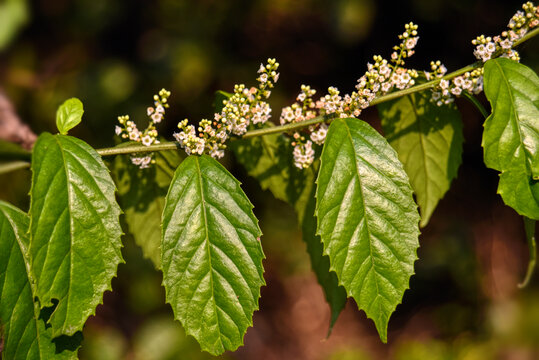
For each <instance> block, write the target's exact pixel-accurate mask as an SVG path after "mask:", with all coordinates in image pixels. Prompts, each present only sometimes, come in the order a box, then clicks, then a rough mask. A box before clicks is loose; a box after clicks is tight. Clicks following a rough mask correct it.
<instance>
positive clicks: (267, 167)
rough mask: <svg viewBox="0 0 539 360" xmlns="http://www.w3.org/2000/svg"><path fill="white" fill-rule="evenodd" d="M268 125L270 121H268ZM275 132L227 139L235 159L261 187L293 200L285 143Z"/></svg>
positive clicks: (291, 201)
mask: <svg viewBox="0 0 539 360" xmlns="http://www.w3.org/2000/svg"><path fill="white" fill-rule="evenodd" d="M268 126H272V125H268ZM285 141H286V140H285V139H284V138H283V137H282V136H279V135H278V134H271V135H267V136H259V137H254V138H248V139H240V140H236V141H233V142H231V143H230V145H229V147H230V149H231V150H232V151H233V152H234V155H235V156H236V159H237V160H238V162H239V163H240V164H242V165H243V166H244V167H245V169H246V170H247V173H248V174H249V175H250V176H252V177H254V178H255V179H257V180H258V182H259V183H260V186H261V187H262V189H263V190H267V189H269V190H270V191H271V193H272V194H273V196H275V198H277V199H279V200H283V201H286V202H288V203H290V204H293V203H294V199H292V197H293V195H292V194H290V193H289V192H290V190H291V189H290V187H291V185H292V184H290V181H288V180H289V179H290V168H289V164H288V158H287V155H289V154H286V151H287V148H288V146H287V144H286V143H285Z"/></svg>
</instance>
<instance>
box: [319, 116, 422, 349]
mask: <svg viewBox="0 0 539 360" xmlns="http://www.w3.org/2000/svg"><path fill="white" fill-rule="evenodd" d="M344 120H346V119H336V120H334V122H336V121H342V122H344V124H345V126H346V129H347V130H348V133H349V134H350V129H349V127H348V125H347V124H346V122H345V121H344ZM350 120H353V121H362V120H359V119H355V118H352V119H350ZM328 132H329V129H328ZM350 136H351V134H350ZM388 147H389V148H390V149H391V151H392V152H393V153H394V155H395V157H396V158H397V159H398V155H397V152H396V151H395V149H393V147H392V146H391V145H389V144H388ZM324 150H325V146H324V147H323V148H322V154H323V153H324ZM398 164H399V166H400V167H401V170H402V172H403V173H404V174H405V175H406V177H407V178H408V175H407V174H406V172H405V171H404V168H403V166H402V163H401V162H400V160H399V161H398ZM356 166H357V165H356ZM320 168H322V155H320ZM319 178H320V171H319V172H318V174H317V176H316V181H315V183H316V186H317V188H318V179H319ZM407 187H408V188H409V190H410V192H411V193H413V189H412V187H411V186H410V184H409V183H408V184H407ZM315 199H317V200H318V191H316V192H315ZM414 203H415V202H414ZM365 208H366V207H365ZM416 209H417V204H416ZM314 214H315V216H316V224H317V227H316V235H318V236H320V239H322V235H321V233H320V217H319V216H318V206H316V207H315V211H314ZM418 216H419V215H418ZM418 223H419V218H418ZM418 229H419V228H418ZM420 234H421V231H419V230H418V234H417V236H418V237H419V235H420ZM321 241H322V245H323V254H324V255H325V256H328V257H329V259H330V261H329V270H330V271H332V272H334V273H335V275H336V276H337V280H338V283H339V286H342V287H343V288H344V289H345V291H346V295H347V297H348V298H354V297H353V295H352V291H351V290H349V289H347V287H346V286H345V285H344V284H343V282H342V281H341V279H340V277H339V274H338V273H337V270H336V269H335V267H334V266H333V264H332V262H331V257H330V255H329V251H328V249H327V247H326V244H325V243H324V241H323V240H321ZM418 249H419V247H418V248H417V249H415V250H414V261H413V263H412V269H413V270H412V273H411V274H410V277H409V278H408V283H407V285H406V288H404V290H403V295H404V293H405V292H406V290H408V289H410V279H411V278H412V276H414V275H415V266H414V264H415V262H416V261H417V260H418V259H419V257H418V256H417V250H418ZM403 298H404V296H403V297H402V298H401V301H400V302H399V303H397V304H396V305H395V306H394V307H393V310H392V312H391V314H390V316H389V317H388V323H389V319H390V318H391V315H392V314H393V313H394V312H395V309H396V308H397V306H398V305H400V304H402V299H403ZM358 307H359V306H358ZM359 309H360V310H361V311H363V312H364V313H365V315H366V316H367V318H368V319H371V320H372V321H373V322H374V323H375V325H376V320H375V319H374V317H371V316H369V314H367V311H365V309H362V308H359ZM379 335H380V340H382V342H383V343H387V329H386V331H385V336H384V334H381V333H379Z"/></svg>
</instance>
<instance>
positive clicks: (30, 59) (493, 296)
mask: <svg viewBox="0 0 539 360" xmlns="http://www.w3.org/2000/svg"><path fill="white" fill-rule="evenodd" d="M520 5H521V2H519V1H488V0H453V1H444V0H402V1H375V0H333V1H321V0H250V1H230V0H229V1H227V0H198V1H187V0H156V1H143V0H131V1H110V0H77V1H69V0H35V1H23V0H4V1H0V48H1V50H0V91H1V93H2V97H3V98H4V99H5V100H7V101H9V102H10V103H11V104H12V105H13V107H14V109H15V111H16V113H17V114H18V116H19V117H20V118H21V119H22V121H23V122H24V123H25V124H27V125H29V126H30V128H31V129H32V130H33V131H34V132H35V133H40V132H42V131H54V130H55V124H54V121H55V112H56V108H57V106H58V105H59V104H60V103H62V102H63V101H64V100H65V99H66V98H69V97H72V96H76V97H78V98H80V99H81V100H82V101H83V103H84V107H85V114H84V119H83V123H82V124H81V125H79V126H78V127H77V128H75V129H73V130H72V131H71V133H72V134H73V135H75V136H78V137H80V138H82V139H84V140H85V141H86V142H88V143H90V144H91V145H93V146H94V147H96V148H97V147H104V146H112V145H113V144H114V140H113V134H114V125H115V123H116V117H117V116H118V115H123V114H130V115H131V117H132V118H134V119H138V120H139V121H140V122H141V123H143V122H144V118H145V116H144V111H145V108H146V106H148V105H149V104H150V103H151V97H152V95H153V94H154V93H156V92H157V91H158V90H159V89H161V88H163V87H164V88H167V89H169V90H171V91H172V97H171V99H170V104H171V108H170V111H168V112H167V121H166V123H165V124H162V126H161V127H160V132H161V134H163V135H164V136H165V137H168V138H171V134H172V132H173V131H174V128H175V126H176V123H177V121H178V120H180V119H183V118H186V117H188V118H190V119H192V120H198V119H200V118H203V117H210V116H212V113H213V112H212V102H213V97H214V96H213V94H214V92H215V91H216V90H219V89H222V90H225V91H231V89H232V88H233V85H234V84H235V83H246V84H248V85H249V84H253V83H254V82H255V80H254V79H255V76H256V70H257V69H258V65H259V63H260V62H263V61H265V60H266V59H267V58H268V57H275V58H277V59H278V61H279V62H280V64H281V67H280V72H281V77H280V80H279V83H278V84H277V87H276V89H275V91H274V93H273V95H272V99H271V104H272V107H273V112H274V119H275V118H278V115H279V113H280V110H279V109H280V108H281V107H282V106H286V105H287V104H289V103H291V102H292V101H293V100H294V98H295V96H296V95H297V92H298V91H299V87H300V85H301V84H309V85H311V86H313V87H314V88H316V89H317V90H318V91H319V93H322V92H323V91H324V90H325V89H327V87H328V86H337V87H338V88H339V89H340V90H342V91H343V92H349V91H351V90H352V89H353V86H354V85H355V81H356V79H357V78H358V77H359V76H361V74H362V73H363V72H364V71H365V70H366V63H367V62H368V61H370V60H371V58H372V55H374V54H380V55H382V56H384V57H389V55H390V53H391V48H392V46H393V45H395V44H396V43H397V41H398V40H397V34H399V33H401V32H402V31H403V25H404V24H405V23H407V22H409V21H414V22H415V23H417V24H419V35H420V41H419V44H418V46H417V48H416V55H414V57H412V58H411V59H410V60H409V62H408V65H409V66H410V67H415V68H417V69H426V68H428V64H429V62H430V61H431V60H436V59H440V60H442V62H444V63H445V65H446V66H447V68H448V69H449V71H452V70H455V69H457V68H460V67H462V66H465V65H467V64H469V63H472V62H473V61H474V60H475V59H474V57H473V55H472V51H473V47H472V45H471V43H470V40H471V39H473V38H475V36H477V35H479V34H485V35H495V34H498V33H500V32H501V31H502V30H504V28H505V26H506V24H507V22H508V20H509V18H510V17H511V16H512V15H513V14H514V12H515V11H516V10H517V9H519V7H520ZM538 49H539V41H538V40H537V39H534V40H532V41H530V42H528V43H526V44H525V45H524V46H522V47H521V48H520V50H521V57H522V62H523V63H524V64H526V65H528V66H530V67H532V68H533V69H535V70H536V71H537V70H539V51H538ZM480 99H481V101H482V102H483V103H484V104H485V105H487V102H486V100H485V99H484V97H483V96H482V95H481V97H480ZM457 104H458V107H459V109H460V110H461V111H462V113H463V121H464V135H465V140H466V142H465V144H464V157H463V164H462V166H461V168H460V170H459V176H458V178H457V180H456V181H455V182H454V183H453V185H452V187H451V190H450V191H449V192H448V194H447V195H446V196H445V198H444V199H443V200H442V201H441V202H440V204H439V207H438V209H437V210H436V212H435V213H434V216H433V217H432V220H431V222H430V224H429V225H428V226H427V227H426V228H425V229H423V230H422V235H421V237H420V243H421V248H420V249H419V258H420V260H418V261H417V262H416V275H414V276H413V277H412V279H411V283H410V286H411V289H410V290H408V291H406V293H405V296H404V299H403V303H402V304H401V305H399V306H398V308H397V311H396V313H395V314H394V315H393V316H392V318H391V321H390V324H389V342H388V344H387V345H385V344H382V343H381V342H380V341H379V339H378V336H377V334H376V331H375V328H374V325H373V323H372V322H371V321H370V320H368V319H366V317H365V315H364V313H363V312H360V311H358V310H357V306H356V304H355V303H354V302H353V300H350V299H349V302H348V304H347V307H346V309H345V311H344V312H343V313H342V314H341V316H340V318H339V320H338V322H337V324H336V326H335V328H334V329H333V333H332V335H331V336H330V337H329V338H326V332H327V328H328V322H329V309H328V307H327V305H326V304H325V302H324V297H323V294H322V291H321V289H320V287H319V286H318V285H317V283H316V279H315V278H314V275H313V274H312V272H311V270H310V263H309V259H308V256H307V254H306V251H305V245H304V244H303V243H302V240H301V233H300V231H299V230H298V228H297V223H296V221H295V215H294V213H293V210H292V209H291V208H290V207H289V206H288V205H286V204H285V203H282V202H280V201H278V200H275V199H273V197H272V196H271V194H270V193H269V192H264V191H262V190H261V189H260V187H259V186H258V184H257V183H256V182H255V181H254V180H252V179H251V178H249V177H248V176H247V175H246V174H245V171H244V170H243V169H241V168H240V167H239V166H237V165H236V164H235V162H234V159H233V158H232V157H228V156H227V157H226V158H225V160H224V162H225V163H226V164H227V166H228V167H229V168H230V169H231V170H232V172H233V173H234V174H237V176H238V178H239V179H240V180H241V181H242V182H243V184H244V185H243V187H244V190H245V191H246V193H247V194H248V196H249V198H250V199H251V201H252V202H253V203H254V205H255V210H254V211H255V214H256V215H257V217H258V218H259V219H260V224H261V227H262V230H263V232H264V237H263V239H262V242H263V247H264V249H265V253H266V257H267V259H266V260H265V262H264V266H265V270H266V271H265V278H266V281H267V286H265V287H264V288H262V298H261V300H260V311H258V312H256V313H255V316H254V328H250V329H249V330H248V332H247V335H246V337H245V346H244V347H242V348H240V349H239V350H238V351H237V352H235V353H226V354H225V355H224V356H222V357H221V358H223V359H258V360H266V359H267V360H270V359H272V360H273V359H298V360H302V359H332V360H333V359H335V360H340V359H344V360H346V359H386V358H389V359H538V358H539V281H538V280H539V276H535V278H534V280H532V282H531V283H530V285H529V286H528V287H527V288H525V289H523V290H519V289H518V288H517V284H518V283H519V281H520V280H521V279H522V278H523V276H524V272H525V269H526V266H527V257H528V250H527V246H526V242H525V236H524V231H523V224H522V220H521V218H519V216H517V214H516V213H515V212H514V211H513V210H511V209H510V208H508V207H506V206H504V205H503V203H502V201H501V198H500V197H499V196H497V195H496V186H497V179H498V176H497V174H496V172H495V171H491V170H488V169H486V168H485V166H484V164H483V162H482V150H481V146H480V144H481V132H482V123H483V119H482V118H481V116H480V114H479V113H478V112H477V111H476V110H475V109H474V108H473V107H472V106H471V105H469V104H468V103H466V102H464V101H458V102H457ZM487 106H488V105H487ZM362 117H363V118H364V119H365V120H367V121H369V122H371V123H372V124H373V125H374V126H378V119H377V112H376V109H369V110H367V111H365V112H364V113H363V115H362ZM28 190H29V171H28V170H20V171H17V172H13V173H10V174H7V175H0V199H2V200H6V201H9V202H11V203H13V204H15V205H17V206H19V207H21V208H22V209H25V210H26V209H27V208H28V196H27V193H28ZM124 243H125V248H124V257H125V259H126V261H127V263H126V264H122V265H120V267H119V270H118V277H117V278H115V279H114V280H113V289H114V291H113V292H108V293H106V294H105V297H104V305H101V306H99V307H98V310H97V315H96V316H95V317H92V318H90V320H89V321H88V323H87V325H86V327H85V329H84V338H85V340H84V343H83V347H82V349H81V351H80V357H81V359H86V360H93V359H96V360H97V359H100V360H109V359H110V360H113V359H137V360H138V359H144V360H154V359H155V360H165V359H167V360H168V359H211V358H212V357H211V356H209V355H208V354H204V353H201V352H200V350H199V347H198V345H197V344H196V342H195V341H194V340H193V339H192V338H190V337H186V336H185V334H184V331H183V330H182V328H181V326H180V324H179V323H178V322H175V321H173V316H172V311H171V309H170V307H169V306H168V305H165V304H164V290H163V289H162V287H161V285H160V284H161V274H160V273H159V272H157V271H155V270H154V268H153V266H152V265H151V263H150V262H149V261H147V260H145V259H143V258H142V255H141V252H140V250H139V249H138V248H137V247H136V245H134V242H133V240H132V238H130V236H129V235H127V236H126V237H125V238H124Z"/></svg>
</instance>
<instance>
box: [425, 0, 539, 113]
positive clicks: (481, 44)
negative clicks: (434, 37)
mask: <svg viewBox="0 0 539 360" xmlns="http://www.w3.org/2000/svg"><path fill="white" fill-rule="evenodd" d="M538 25H539V8H538V7H536V6H534V5H533V3H531V2H527V3H525V4H523V5H522V10H521V11H517V13H516V14H515V15H513V17H512V18H511V20H510V21H509V25H508V30H506V31H504V32H502V33H501V35H497V36H494V37H490V36H488V37H485V36H484V35H481V36H478V37H477V38H475V39H474V40H472V44H473V45H475V50H474V56H475V57H476V58H477V59H479V60H481V61H482V62H485V61H487V60H489V59H491V58H492V57H493V56H499V57H506V58H510V59H511V60H514V61H520V56H519V54H518V52H517V51H515V50H513V44H514V42H515V41H517V40H518V39H520V38H521V37H523V36H524V35H525V34H526V33H527V32H528V31H529V30H530V29H532V28H534V27H536V26H538ZM431 69H432V70H433V71H432V72H425V77H426V78H427V80H430V79H433V78H434V77H438V78H442V77H443V76H444V75H445V73H446V71H447V70H446V69H445V66H443V65H442V64H441V63H440V62H439V61H437V62H431ZM463 91H467V92H468V93H472V94H479V93H480V92H482V91H483V68H478V69H475V70H473V71H471V72H466V73H465V74H463V75H461V76H457V77H455V78H453V79H452V80H451V81H449V80H444V79H442V80H440V83H439V84H438V86H436V87H435V88H433V89H432V97H431V101H432V102H434V103H436V105H438V106H442V105H448V104H451V103H452V102H453V101H454V100H455V98H454V97H455V96H461V94H462V92H463Z"/></svg>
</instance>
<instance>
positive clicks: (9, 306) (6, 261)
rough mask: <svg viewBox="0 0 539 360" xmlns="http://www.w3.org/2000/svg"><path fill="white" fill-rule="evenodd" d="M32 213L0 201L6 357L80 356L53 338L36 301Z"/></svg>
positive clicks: (0, 317) (0, 316)
mask: <svg viewBox="0 0 539 360" xmlns="http://www.w3.org/2000/svg"><path fill="white" fill-rule="evenodd" d="M28 222H29V218H28V215H26V214H25V213H23V212H22V211H20V210H19V209H17V208H15V207H14V206H12V205H10V204H7V203H5V202H3V201H0V322H1V323H2V325H3V327H4V346H3V350H2V358H3V359H5V360H10V359H38V360H41V359H42V360H48V359H76V358H77V353H76V351H70V350H62V349H60V348H59V347H57V345H56V344H55V343H53V342H52V331H51V329H49V328H46V327H45V322H44V321H43V319H41V318H40V309H39V305H38V304H37V303H34V296H33V289H32V285H33V283H32V281H33V280H32V276H31V270H30V262H29V259H28V258H27V254H26V253H27V249H28V234H27V231H28Z"/></svg>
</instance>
